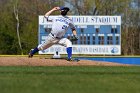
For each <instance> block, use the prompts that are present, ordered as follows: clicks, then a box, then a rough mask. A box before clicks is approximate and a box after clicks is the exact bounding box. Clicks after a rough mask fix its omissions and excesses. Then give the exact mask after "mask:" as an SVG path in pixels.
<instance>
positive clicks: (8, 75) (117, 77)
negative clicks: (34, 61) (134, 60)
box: [0, 66, 140, 93]
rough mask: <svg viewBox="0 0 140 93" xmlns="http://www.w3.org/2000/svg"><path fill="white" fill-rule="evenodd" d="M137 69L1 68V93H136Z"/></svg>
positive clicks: (139, 84) (139, 70) (139, 78)
mask: <svg viewBox="0 0 140 93" xmlns="http://www.w3.org/2000/svg"><path fill="white" fill-rule="evenodd" d="M139 91H140V67H138V66H136V67H135V66H132V67H131V66H130V67H99V66H83V67H76V66H69V67H0V93H139Z"/></svg>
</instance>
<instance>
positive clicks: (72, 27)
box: [69, 21, 75, 29]
mask: <svg viewBox="0 0 140 93" xmlns="http://www.w3.org/2000/svg"><path fill="white" fill-rule="evenodd" d="M69 26H70V28H71V29H75V25H74V23H73V22H72V21H70V23H69Z"/></svg>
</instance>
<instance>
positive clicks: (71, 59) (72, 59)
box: [67, 58, 80, 62]
mask: <svg viewBox="0 0 140 93" xmlns="http://www.w3.org/2000/svg"><path fill="white" fill-rule="evenodd" d="M67 61H73V62H78V61H80V60H79V59H77V58H70V59H67Z"/></svg>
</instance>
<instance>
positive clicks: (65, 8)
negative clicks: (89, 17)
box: [60, 6, 70, 11]
mask: <svg viewBox="0 0 140 93" xmlns="http://www.w3.org/2000/svg"><path fill="white" fill-rule="evenodd" d="M60 10H67V11H69V10H70V9H69V8H68V7H64V6H61V7H60Z"/></svg>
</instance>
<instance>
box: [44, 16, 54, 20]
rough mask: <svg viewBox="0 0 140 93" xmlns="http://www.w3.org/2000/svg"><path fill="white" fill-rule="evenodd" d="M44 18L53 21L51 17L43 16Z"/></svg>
mask: <svg viewBox="0 0 140 93" xmlns="http://www.w3.org/2000/svg"><path fill="white" fill-rule="evenodd" d="M44 17H45V18H46V20H47V21H53V20H54V18H53V17H52V16H44Z"/></svg>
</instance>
